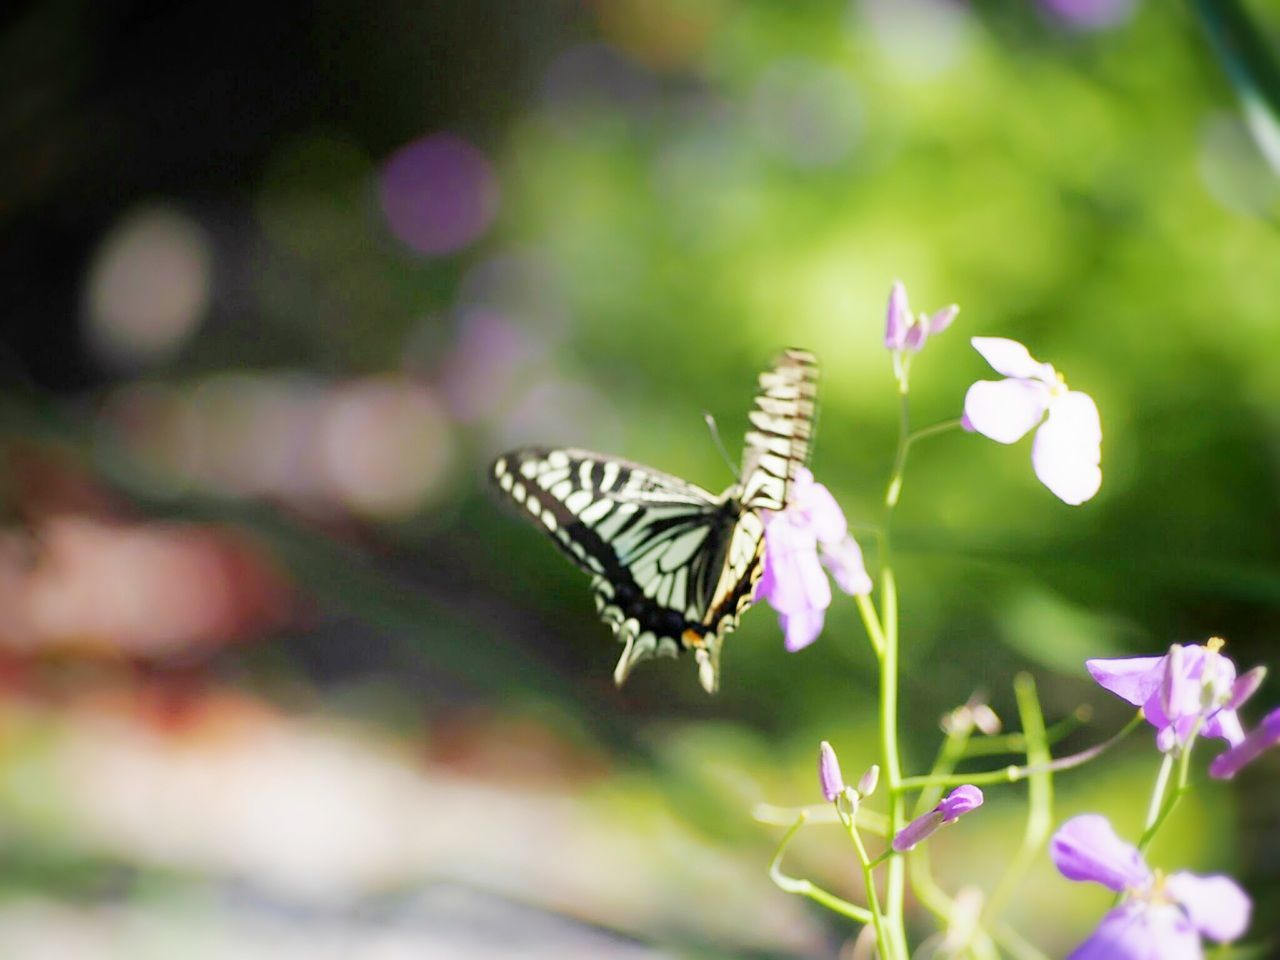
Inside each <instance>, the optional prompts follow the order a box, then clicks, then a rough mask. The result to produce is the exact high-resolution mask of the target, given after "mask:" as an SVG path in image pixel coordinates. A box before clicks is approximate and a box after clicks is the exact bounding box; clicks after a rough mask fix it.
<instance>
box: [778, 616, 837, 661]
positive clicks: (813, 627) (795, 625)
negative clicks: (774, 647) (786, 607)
mask: <svg viewBox="0 0 1280 960" xmlns="http://www.w3.org/2000/svg"><path fill="white" fill-rule="evenodd" d="M826 617H827V614H826V611H825V610H820V609H815V608H810V609H807V610H800V611H799V612H797V613H779V614H778V622H779V623H780V624H781V625H782V633H783V646H785V647H786V648H787V652H788V653H795V652H796V651H797V650H803V649H804V648H805V647H807V646H809V644H811V643H813V641H815V640H817V639H818V634H820V633H822V624H823V623H824V621H825V620H826Z"/></svg>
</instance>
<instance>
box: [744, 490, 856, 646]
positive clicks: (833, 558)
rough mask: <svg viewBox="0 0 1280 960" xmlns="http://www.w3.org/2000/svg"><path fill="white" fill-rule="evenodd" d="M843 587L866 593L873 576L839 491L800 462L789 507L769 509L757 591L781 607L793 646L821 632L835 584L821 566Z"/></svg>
mask: <svg viewBox="0 0 1280 960" xmlns="http://www.w3.org/2000/svg"><path fill="white" fill-rule="evenodd" d="M824 565H825V566H826V568H827V570H829V571H830V572H831V576H832V578H833V579H834V580H835V582H836V585H837V586H838V587H840V589H841V590H843V591H844V592H845V593H849V594H868V593H870V592H871V578H870V577H869V576H867V569H866V567H865V566H864V565H863V562H862V550H861V549H860V548H859V547H858V544H857V541H855V540H854V539H853V537H852V536H850V534H849V525H848V523H847V522H846V521H845V518H844V513H843V512H842V511H841V510H840V506H839V504H837V503H836V500H835V497H833V496H832V495H831V491H830V490H828V489H827V488H826V487H824V486H823V485H822V484H820V483H816V482H815V481H814V479H813V474H812V473H810V472H809V471H808V470H807V469H805V468H803V467H802V468H801V469H800V471H799V472H798V473H797V475H796V479H795V483H794V484H792V488H791V498H790V500H789V501H788V502H787V507H786V509H785V510H779V511H776V512H773V513H767V514H766V515H765V535H764V573H763V574H762V575H761V577H760V583H759V585H758V586H757V587H756V596H757V597H763V598H764V599H766V600H768V601H769V604H770V606H772V607H773V609H775V610H777V611H778V619H779V621H780V622H781V624H782V630H783V633H784V634H785V635H786V646H787V649H788V650H790V651H793V652H794V651H796V650H801V649H803V648H804V647H807V646H808V645H809V644H811V643H813V641H814V640H816V639H817V638H818V634H819V633H821V632H822V624H823V622H824V620H825V619H826V610H827V607H829V606H831V584H830V583H828V582H827V575H826V573H824V572H823V569H822V568H823V566H824Z"/></svg>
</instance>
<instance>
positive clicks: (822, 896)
mask: <svg viewBox="0 0 1280 960" xmlns="http://www.w3.org/2000/svg"><path fill="white" fill-rule="evenodd" d="M807 819H808V816H807V815H806V814H804V813H801V815H800V816H799V817H797V818H796V822H795V823H793V824H792V825H791V827H790V829H788V830H787V832H786V833H784V834H783V835H782V840H781V842H780V843H779V844H778V849H777V851H775V853H774V855H773V859H772V860H770V861H769V879H770V880H772V881H773V882H774V883H775V884H776V885H777V886H778V888H779V889H780V890H784V891H785V892H787V893H794V894H796V895H797V896H801V897H808V898H809V899H810V900H812V901H814V902H815V903H818V904H821V905H822V906H824V907H826V908H827V909H828V910H830V911H832V912H833V913H838V914H840V915H841V916H842V917H848V918H849V919H850V920H853V921H855V922H857V923H863V924H866V923H872V922H873V920H874V916H873V914H872V913H871V911H870V910H868V909H866V907H860V906H858V905H857V904H854V903H850V902H849V901H847V900H842V899H840V898H839V897H837V896H836V895H835V894H834V893H829V892H827V891H826V890H824V889H822V888H821V887H819V886H818V885H817V884H815V883H812V882H810V881H809V880H803V879H801V878H799V877H790V876H787V875H786V874H785V873H783V872H782V857H783V855H784V854H785V853H786V851H787V847H788V846H790V844H791V841H792V839H794V837H795V835H796V834H797V833H799V832H800V828H801V827H803V826H804V823H805V821H806V820H807Z"/></svg>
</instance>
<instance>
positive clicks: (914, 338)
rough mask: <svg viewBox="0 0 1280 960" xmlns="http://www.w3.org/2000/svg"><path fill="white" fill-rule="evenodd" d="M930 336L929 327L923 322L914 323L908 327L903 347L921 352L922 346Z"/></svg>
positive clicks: (914, 351) (913, 351)
mask: <svg viewBox="0 0 1280 960" xmlns="http://www.w3.org/2000/svg"><path fill="white" fill-rule="evenodd" d="M928 338H929V329H928V327H926V326H925V325H924V324H923V323H913V324H911V326H909V327H908V328H907V335H906V336H905V337H904V338H903V340H902V346H903V349H905V350H910V351H911V352H912V353H919V352H920V348H921V347H923V346H924V342H925V340H927V339H928Z"/></svg>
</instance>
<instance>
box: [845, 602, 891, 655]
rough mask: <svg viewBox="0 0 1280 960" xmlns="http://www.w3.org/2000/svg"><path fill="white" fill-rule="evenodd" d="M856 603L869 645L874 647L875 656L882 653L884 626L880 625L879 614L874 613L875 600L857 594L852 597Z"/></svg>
mask: <svg viewBox="0 0 1280 960" xmlns="http://www.w3.org/2000/svg"><path fill="white" fill-rule="evenodd" d="M853 600H854V602H855V603H856V604H857V605H858V613H859V614H860V615H861V616H862V625H863V626H864V627H866V629H867V636H868V637H870V638H871V646H872V647H873V648H874V649H875V652H876V657H877V658H879V657H882V656H883V655H884V628H883V627H881V626H880V616H879V614H877V613H876V605H875V602H874V601H873V600H872V599H871V598H870V597H868V596H863V595H861V594H860V595H858V596H855V597H854V598H853Z"/></svg>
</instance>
